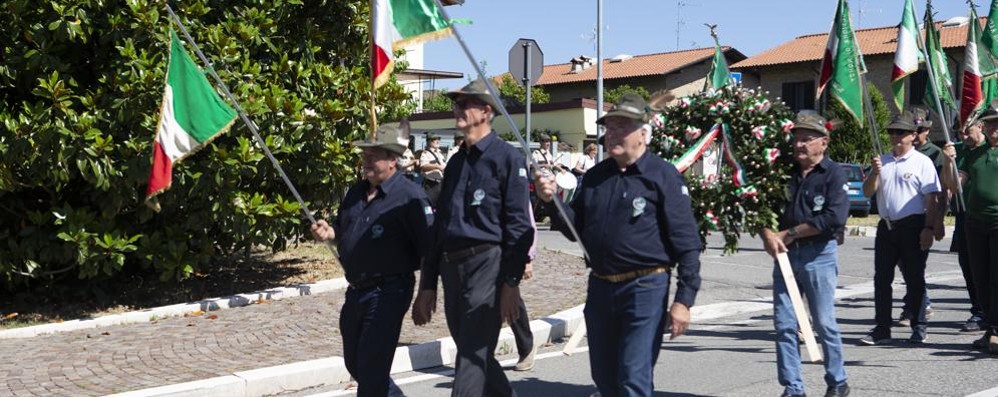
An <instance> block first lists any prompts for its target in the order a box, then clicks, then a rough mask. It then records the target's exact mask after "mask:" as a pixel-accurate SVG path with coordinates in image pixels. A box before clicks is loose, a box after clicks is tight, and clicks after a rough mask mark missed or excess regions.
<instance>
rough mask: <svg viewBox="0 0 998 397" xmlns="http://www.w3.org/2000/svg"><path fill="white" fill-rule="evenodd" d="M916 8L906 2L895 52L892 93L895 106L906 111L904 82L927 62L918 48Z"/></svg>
mask: <svg viewBox="0 0 998 397" xmlns="http://www.w3.org/2000/svg"><path fill="white" fill-rule="evenodd" d="M915 21H916V19H915V6H914V5H912V4H911V0H905V2H904V11H903V12H902V14H901V24H900V25H899V26H898V37H897V43H898V45H897V50H896V51H895V52H894V70H893V72H892V73H891V91H893V92H894V105H896V106H897V108H898V110H904V80H905V78H907V77H908V75H910V74H912V73H915V72H917V71H918V64H919V63H921V62H923V61H924V60H925V57H924V56H923V55H922V51H921V49H920V48H918V24H917V23H916V22H915Z"/></svg>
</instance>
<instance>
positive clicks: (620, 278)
mask: <svg viewBox="0 0 998 397" xmlns="http://www.w3.org/2000/svg"><path fill="white" fill-rule="evenodd" d="M668 271H669V267H668V266H659V267H651V268H648V269H641V270H634V271H630V272H627V273H617V274H607V275H603V274H599V273H596V272H590V273H589V275H591V276H593V277H596V278H598V279H600V280H606V281H609V282H611V283H621V282H624V281H630V280H633V279H636V278H638V277H641V276H647V275H649V274H656V273H666V272H668Z"/></svg>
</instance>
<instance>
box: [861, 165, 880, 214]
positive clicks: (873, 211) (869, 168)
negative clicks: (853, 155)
mask: <svg viewBox="0 0 998 397" xmlns="http://www.w3.org/2000/svg"><path fill="white" fill-rule="evenodd" d="M872 170H873V166H872V165H868V166H865V167H863V179H864V180H866V176H867V175H870V171H872ZM870 213H871V214H877V194H876V193H873V195H872V196H870ZM878 215H879V214H878Z"/></svg>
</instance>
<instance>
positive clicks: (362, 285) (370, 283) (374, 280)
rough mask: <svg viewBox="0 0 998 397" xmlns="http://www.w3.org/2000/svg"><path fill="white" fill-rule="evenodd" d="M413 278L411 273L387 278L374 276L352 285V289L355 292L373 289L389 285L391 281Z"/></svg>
mask: <svg viewBox="0 0 998 397" xmlns="http://www.w3.org/2000/svg"><path fill="white" fill-rule="evenodd" d="M413 277H414V276H413V275H412V274H409V273H402V274H389V275H386V276H374V277H369V278H366V279H364V280H360V281H357V282H352V283H350V289H353V290H365V289H371V288H374V287H377V286H380V285H381V284H384V283H387V282H389V281H396V280H404V279H411V278H413Z"/></svg>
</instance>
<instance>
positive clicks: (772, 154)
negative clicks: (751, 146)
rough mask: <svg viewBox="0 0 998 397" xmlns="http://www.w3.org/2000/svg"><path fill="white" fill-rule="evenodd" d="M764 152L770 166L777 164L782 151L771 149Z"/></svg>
mask: <svg viewBox="0 0 998 397" xmlns="http://www.w3.org/2000/svg"><path fill="white" fill-rule="evenodd" d="M764 152H765V154H766V161H769V163H770V164H773V163H775V162H776V159H778V158H780V149H777V148H769V149H765V151H764Z"/></svg>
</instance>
